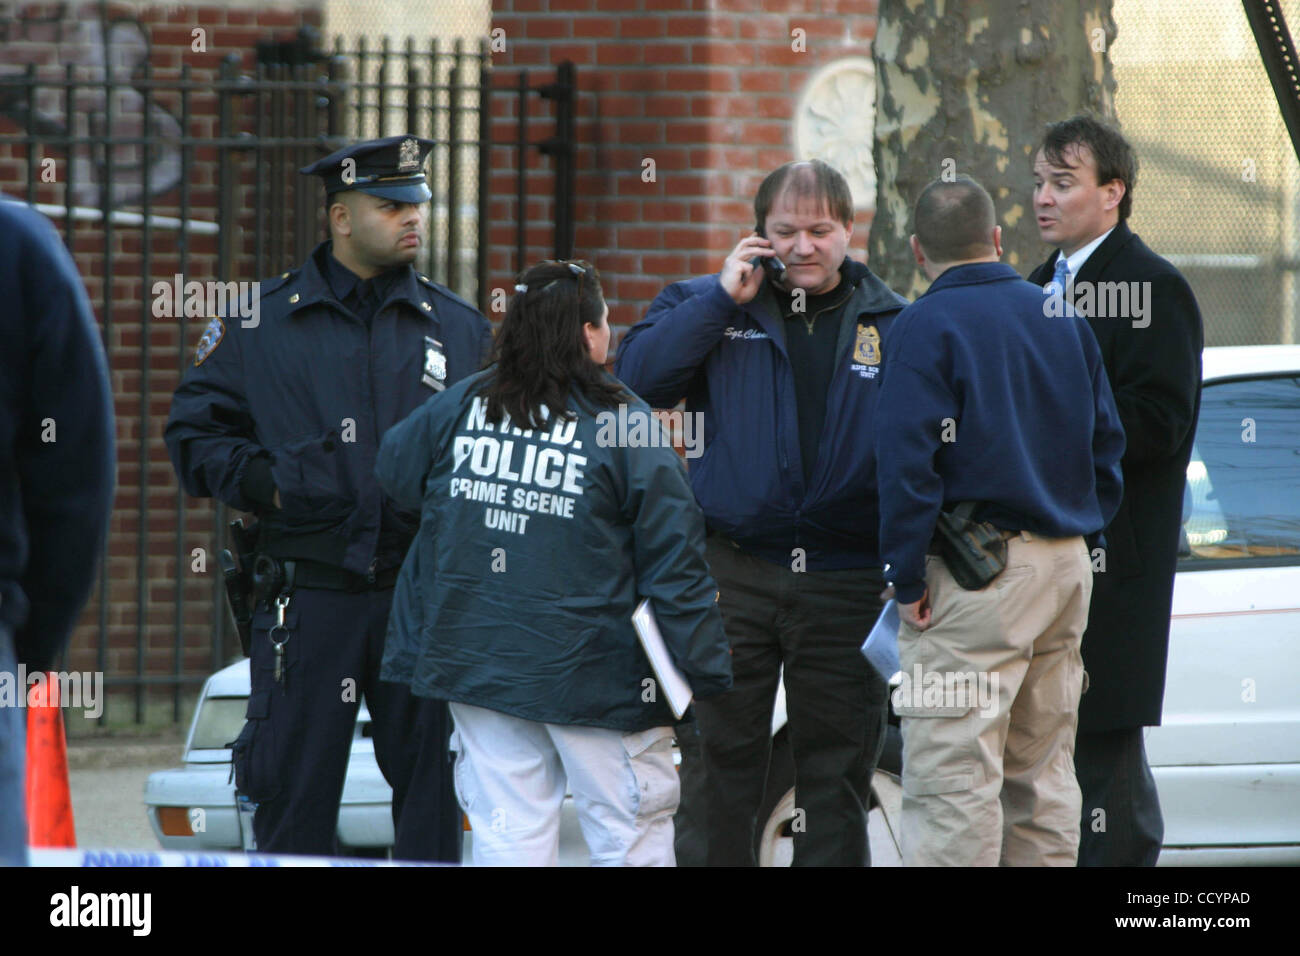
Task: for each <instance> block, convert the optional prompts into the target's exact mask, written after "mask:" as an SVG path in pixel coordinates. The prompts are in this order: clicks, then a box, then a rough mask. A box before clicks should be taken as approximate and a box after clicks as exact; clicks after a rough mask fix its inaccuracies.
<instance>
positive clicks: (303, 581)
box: [284, 560, 401, 591]
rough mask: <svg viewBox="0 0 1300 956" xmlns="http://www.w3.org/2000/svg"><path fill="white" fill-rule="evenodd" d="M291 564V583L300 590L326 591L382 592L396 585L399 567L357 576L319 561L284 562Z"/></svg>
mask: <svg viewBox="0 0 1300 956" xmlns="http://www.w3.org/2000/svg"><path fill="white" fill-rule="evenodd" d="M284 564H285V565H289V564H293V565H294V573H293V583H294V586H295V587H300V588H324V589H325V590H328V591H383V590H386V589H387V588H391V587H393V586H394V585H395V584H397V574H398V572H399V571H400V570H401V568H399V567H392V568H385V569H384V570H382V571H376V572H374V573H372V574H357V573H355V572H353V571H348V570H346V569H344V568H340V567H336V566H335V565H332V564H322V563H321V562H319V561H301V560H285V561H284Z"/></svg>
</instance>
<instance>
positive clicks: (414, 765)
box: [237, 588, 463, 863]
mask: <svg viewBox="0 0 1300 956" xmlns="http://www.w3.org/2000/svg"><path fill="white" fill-rule="evenodd" d="M392 599H393V592H392V590H391V589H388V590H383V591H368V592H362V593H355V594H350V593H346V592H343V591H327V590H319V589H314V588H298V589H297V590H296V591H295V592H294V594H293V597H292V600H291V601H290V604H289V608H288V612H287V614H286V624H287V626H288V633H289V640H288V642H287V643H285V645H284V679H283V680H282V681H278V682H277V681H276V680H275V679H274V671H273V668H274V660H275V658H274V654H273V652H272V646H271V642H270V639H269V629H270V627H271V624H272V623H273V622H274V619H275V617H274V613H269V614H268V613H266V612H258V613H257V614H256V615H255V616H254V618H253V638H252V655H251V657H252V661H251V667H252V693H251V694H250V696H249V699H248V712H247V716H248V722H247V724H246V725H245V730H244V733H243V734H241V738H243V742H244V753H243V755H242V761H243V770H244V773H243V777H244V780H243V781H242V786H241V789H242V791H243V792H245V793H247V794H248V795H249V796H250V797H251V798H252V799H254V800H256V801H257V803H258V806H257V812H256V815H255V816H254V819H253V832H254V834H255V835H256V837H257V848H258V850H260V851H263V852H267V853H305V854H324V855H330V854H334V853H336V852H337V849H338V847H337V842H336V831H337V826H338V816H339V801H340V799H341V797H342V794H343V782H344V777H345V775H346V773H347V766H348V757H349V754H350V751H351V746H352V738H353V733H354V728H355V725H356V718H357V709H358V707H359V705H360V700H361V697H362V695H364V696H365V701H366V706H367V708H369V710H370V717H371V727H372V730H373V735H374V745H375V758H376V760H377V762H378V763H379V769H380V770H381V771H382V772H383V774H384V778H385V779H386V780H387V781H388V783H389V785H390V786H391V787H392V788H393V808H392V812H393V830H394V834H395V842H394V846H393V856H394V857H395V858H397V859H404V860H436V861H444V862H453V863H455V862H459V861H460V850H461V841H462V839H463V833H462V829H461V814H460V809H459V807H458V806H457V804H456V796H455V790H454V787H453V783H452V772H451V771H452V767H451V763H450V757H449V754H448V751H447V738H448V736H449V734H450V717H449V716H448V714H447V707H446V704H445V703H444V702H442V701H433V700H425V699H423V698H419V697H415V696H413V695H412V694H411V692H410V690H409V689H408V688H407V686H406V685H404V684H394V683H389V682H387V681H381V680H380V679H379V667H380V664H381V662H382V660H383V653H384V635H385V632H386V630H387V627H388V611H389V608H390V606H391V605H392ZM237 759H239V758H237Z"/></svg>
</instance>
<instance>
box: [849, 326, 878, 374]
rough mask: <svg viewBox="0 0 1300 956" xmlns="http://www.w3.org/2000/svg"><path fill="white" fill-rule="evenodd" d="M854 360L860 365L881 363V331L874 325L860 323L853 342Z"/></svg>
mask: <svg viewBox="0 0 1300 956" xmlns="http://www.w3.org/2000/svg"><path fill="white" fill-rule="evenodd" d="M853 361H854V362H856V363H857V364H859V365H879V364H880V333H879V332H877V331H876V327H875V326H874V325H859V326H858V338H857V341H855V342H854V343H853Z"/></svg>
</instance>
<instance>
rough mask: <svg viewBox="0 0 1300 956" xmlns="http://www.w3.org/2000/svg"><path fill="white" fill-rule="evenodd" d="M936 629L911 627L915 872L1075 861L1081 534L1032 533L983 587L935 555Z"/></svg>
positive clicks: (1085, 583) (1084, 596) (910, 818)
mask: <svg viewBox="0 0 1300 956" xmlns="http://www.w3.org/2000/svg"><path fill="white" fill-rule="evenodd" d="M926 585H927V587H928V589H929V594H930V605H931V607H932V609H933V611H932V613H933V618H932V620H933V624H932V626H931V627H930V628H929V629H927V630H925V631H917V630H915V629H914V628H912V627H911V626H909V625H908V624H906V623H903V624H902V625H901V626H900V628H899V634H898V650H899V660H900V666H901V669H902V672H903V676H904V679H903V684H902V686H900V687H899V688H898V689H897V690H896V691H894V705H895V710H896V711H897V712H898V714H899V716H900V717H901V718H902V720H901V723H902V734H903V819H902V840H901V843H902V851H903V864H904V865H905V866H997V865H998V864H1001V865H1003V866H1074V865H1075V858H1076V856H1077V855H1078V846H1079V815H1080V812H1081V803H1082V801H1081V797H1080V794H1079V785H1078V782H1077V781H1076V780H1075V776H1074V734H1075V728H1076V726H1077V724H1078V716H1079V695H1080V693H1081V691H1082V683H1083V659H1082V657H1081V656H1080V654H1079V644H1080V640H1081V638H1082V635H1083V630H1084V626H1085V625H1086V623H1087V620H1088V602H1089V600H1090V598H1091V596H1092V569H1091V564H1090V561H1089V555H1088V550H1087V546H1086V545H1085V544H1084V542H1083V539H1082V538H1079V537H1074V538H1041V537H1038V536H1035V535H1031V534H1030V533H1029V532H1021V533H1020V534H1019V535H1018V536H1016V537H1013V538H1011V539H1010V540H1009V541H1008V542H1007V567H1006V569H1005V570H1004V571H1003V572H1002V573H1001V574H1000V575H999V576H998V577H997V578H996V579H994V581H993V582H992V583H990V584H989V585H988V586H987V587H985V588H984V589H983V590H980V591H967V590H965V589H963V588H962V587H960V586H959V585H958V584H957V582H956V581H954V580H953V577H952V575H951V574H950V573H949V571H948V568H947V567H946V566H945V565H944V563H943V560H942V559H941V558H938V557H936V556H933V555H931V556H929V557H927V558H926Z"/></svg>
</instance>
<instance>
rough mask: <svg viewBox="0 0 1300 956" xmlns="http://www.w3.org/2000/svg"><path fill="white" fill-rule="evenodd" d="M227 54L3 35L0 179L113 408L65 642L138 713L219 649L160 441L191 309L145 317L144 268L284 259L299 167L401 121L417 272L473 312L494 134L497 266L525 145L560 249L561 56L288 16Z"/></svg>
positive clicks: (316, 193)
mask: <svg viewBox="0 0 1300 956" xmlns="http://www.w3.org/2000/svg"><path fill="white" fill-rule="evenodd" d="M240 63H241V58H240V57H239V56H238V55H232V56H231V57H229V58H228V59H227V60H226V61H224V62H223V63H222V65H221V67H220V69H219V71H217V74H216V75H215V76H213V75H201V74H200V72H199V71H194V70H191V69H190V68H189V67H182V68H181V69H180V70H179V71H173V72H171V73H167V74H164V73H163V72H162V71H159V70H155V69H152V68H151V67H150V66H149V64H148V63H147V62H146V63H145V64H144V66H143V68H142V69H141V70H140V71H139V72H138V73H137V74H135V75H130V76H124V75H120V74H116V73H115V72H114V71H113V70H112V69H111V68H108V69H102V70H100V71H99V72H98V73H87V72H86V70H85V68H84V67H76V66H71V65H70V66H68V67H67V68H66V69H64V70H62V71H60V72H61V74H62V75H60V76H57V77H51V76H49V75H47V74H46V73H44V72H43V71H38V70H37V69H36V68H35V67H34V66H28V67H26V68H25V69H15V70H13V71H11V72H7V73H6V72H4V63H3V57H2V56H0V117H2V119H0V189H3V191H4V192H6V193H8V194H10V195H11V196H17V197H19V198H22V199H25V200H26V201H27V202H28V203H30V204H33V205H35V206H37V208H39V209H41V210H42V211H43V212H46V213H47V214H48V215H50V216H51V218H53V219H54V220H55V221H56V224H58V225H59V226H60V227H61V231H62V233H63V236H64V238H65V241H66V242H67V244H68V246H69V248H70V249H71V250H72V252H73V256H74V259H76V261H77V264H78V267H79V268H80V269H81V271H82V274H83V276H85V277H86V279H87V284H88V286H89V289H90V292H91V298H92V302H93V303H94V304H95V306H96V311H97V312H98V317H99V319H100V321H101V323H102V331H103V336H104V343H105V347H106V350H107V352H108V355H109V365H110V369H111V370H112V373H113V379H114V392H115V400H116V404H117V413H118V462H119V465H118V467H119V474H118V488H119V492H118V498H117V504H116V510H115V514H114V518H113V522H112V525H111V530H110V535H109V540H108V542H107V543H106V545H105V549H104V554H103V560H102V562H101V570H100V579H99V582H98V588H97V589H96V593H95V595H94V596H92V605H91V607H89V608H88V609H87V616H86V618H85V619H83V623H82V624H81V626H80V627H79V628H78V631H77V633H76V635H75V637H74V642H73V646H72V648H71V650H70V654H69V657H70V660H69V661H68V662H67V663H69V664H71V666H72V667H74V668H85V669H89V668H90V667H92V666H93V667H94V669H96V670H99V671H101V672H103V673H104V675H105V685H106V686H107V687H108V688H109V689H115V690H117V692H118V693H123V692H127V691H129V692H131V693H132V695H133V697H134V706H135V720H136V721H137V722H139V721H142V720H144V713H145V702H146V698H147V697H149V696H150V693H149V692H150V690H151V688H155V687H158V688H160V689H163V690H170V695H169V696H170V698H171V711H172V717H171V719H172V720H179V719H181V717H182V713H181V711H182V692H183V689H184V688H185V687H186V686H191V687H192V686H193V685H196V684H197V683H199V682H201V681H202V680H203V679H204V678H205V677H206V676H207V674H208V673H209V672H210V671H211V670H213V669H215V668H217V667H219V666H221V665H222V664H224V663H226V662H228V661H229V660H230V659H231V658H232V656H233V655H234V654H235V653H237V651H236V647H237V645H236V641H235V638H234V634H233V627H232V625H231V623H230V621H229V617H228V613H227V611H226V609H225V602H224V595H223V593H222V585H221V576H220V573H219V570H218V568H217V562H216V560H215V555H216V553H218V551H219V549H220V548H222V547H226V546H228V544H227V527H226V526H227V523H228V520H229V518H230V515H228V514H227V509H226V507H225V506H224V505H220V504H216V505H213V504H212V503H208V502H196V501H194V500H192V499H187V497H186V496H185V495H184V494H183V493H182V492H181V491H180V490H179V488H178V486H177V483H176V480H175V477H174V475H173V474H172V473H171V467H170V463H169V460H168V458H167V454H166V449H165V446H164V445H163V442H162V426H163V423H164V422H165V419H166V407H167V404H168V403H169V401H170V395H171V391H172V389H174V388H175V386H176V384H177V383H178V381H179V375H180V372H181V370H182V369H183V368H184V367H185V365H186V363H187V362H188V360H189V358H190V356H191V355H192V353H193V347H194V340H195V339H196V337H197V334H198V332H199V331H200V330H201V327H202V324H203V322H204V318H203V317H202V316H198V315H196V314H187V313H188V309H184V308H183V309H180V310H179V314H172V313H168V314H167V315H166V316H165V317H160V316H159V315H158V314H157V311H158V309H157V302H158V299H159V296H158V295H156V294H153V292H152V290H154V289H155V288H156V287H157V284H158V283H160V282H161V283H164V284H169V283H173V282H174V283H176V284H177V286H178V294H177V295H176V296H175V299H176V300H177V301H179V300H180V299H181V296H180V294H179V291H180V287H181V286H182V285H183V284H184V283H186V282H189V281H191V280H199V281H206V280H216V281H219V282H231V281H239V280H254V279H258V278H262V277H266V276H269V275H273V274H276V273H278V272H280V271H283V270H285V269H289V268H294V267H296V266H297V265H298V264H300V263H301V262H302V260H303V259H305V258H306V256H307V255H308V253H309V252H310V250H311V249H312V247H313V246H314V245H315V244H316V243H317V242H319V241H320V240H321V239H322V238H324V236H325V228H326V226H325V213H324V205H323V203H322V201H321V200H322V198H323V196H322V194H321V190H320V185H319V182H318V181H317V180H316V179H315V178H314V177H302V176H300V175H299V174H298V172H297V170H298V168H299V167H301V166H305V165H307V164H308V163H310V162H312V161H314V160H315V159H317V158H319V157H320V156H322V155H324V154H326V153H328V152H331V151H333V150H334V149H336V148H338V147H339V146H341V145H343V144H345V143H347V142H351V141H355V140H359V139H368V138H373V137H378V136H386V135H395V134H398V133H411V134H413V135H417V136H421V137H424V138H426V139H430V140H433V141H434V143H435V147H434V149H433V151H432V153H431V154H430V157H429V162H428V166H427V171H428V173H429V176H430V185H431V188H432V190H433V193H434V198H433V200H432V202H431V203H430V207H429V215H428V220H429V222H428V229H429V235H428V240H429V241H427V242H426V243H425V245H424V251H423V253H422V255H423V256H424V258H423V260H422V261H420V262H418V263H417V266H418V267H419V268H420V271H421V272H423V273H424V274H426V275H429V276H430V277H432V278H433V279H435V280H436V281H439V282H442V283H444V284H446V285H447V286H449V287H450V288H452V289H453V290H454V291H456V292H458V293H459V294H461V295H462V296H464V297H465V298H468V299H469V300H470V301H477V302H478V303H479V306H480V308H481V309H483V310H484V312H485V313H486V312H487V306H488V300H489V294H490V290H489V288H488V262H489V258H488V257H489V251H490V250H489V234H488V218H489V217H488V212H487V210H488V204H489V199H490V196H489V191H490V186H491V177H490V175H489V172H490V170H491V168H492V163H493V159H494V155H496V154H497V151H499V150H508V151H512V152H513V154H514V155H513V156H512V157H511V162H510V163H509V164H503V165H510V166H513V168H514V169H516V170H517V171H518V185H517V190H516V195H515V197H514V199H515V203H514V208H515V213H516V215H515V221H514V222H513V224H511V225H512V226H513V228H514V230H515V234H516V236H517V243H516V248H517V250H518V253H517V263H516V267H517V268H518V267H521V266H522V263H523V250H524V248H525V245H524V237H525V234H526V231H527V229H528V226H529V222H528V221H527V210H528V200H529V198H531V197H530V196H529V195H528V193H527V188H526V187H527V176H526V169H527V167H528V165H529V162H528V159H529V154H530V153H531V151H533V150H537V151H538V152H539V153H540V154H541V155H543V156H545V157H549V159H550V162H551V163H552V166H553V169H552V171H553V174H554V175H553V181H554V187H553V190H552V192H551V194H550V195H548V196H546V197H544V198H545V199H547V200H549V201H550V203H551V205H552V208H553V211H554V223H555V243H554V255H555V256H557V257H567V256H569V255H570V254H571V249H572V242H573V212H572V208H573V156H574V110H573V105H572V104H573V100H574V96H575V75H574V70H573V67H572V66H571V65H568V64H566V65H564V66H561V67H560V68H559V69H558V70H557V71H556V74H555V78H554V79H553V80H549V81H548V82H545V83H542V84H539V85H533V84H532V83H531V82H530V80H529V78H528V76H527V74H526V73H522V72H521V73H519V74H518V75H517V76H502V75H500V74H495V75H494V73H493V71H492V70H491V69H490V59H489V52H488V50H487V48H486V45H482V46H477V47H468V46H466V45H464V44H462V43H460V42H457V43H455V44H452V45H450V46H448V45H445V44H440V43H439V42H438V41H436V40H433V41H430V42H429V44H428V45H427V46H426V47H424V48H422V49H417V48H416V47H415V45H414V44H413V43H412V42H411V41H408V42H407V43H406V45H405V47H404V48H401V49H395V48H393V47H391V46H390V44H389V43H388V41H387V40H384V41H382V42H381V43H379V44H376V45H374V46H371V47H368V45H367V44H366V43H364V42H362V43H361V44H360V45H359V46H358V47H357V48H356V49H351V50H345V49H344V48H343V46H342V43H341V41H336V43H335V44H334V46H333V48H332V50H330V51H328V52H325V51H322V50H320V49H318V48H317V47H316V45H315V44H314V42H313V39H312V36H311V34H310V33H307V32H304V33H302V34H300V35H299V37H298V38H297V39H296V40H295V41H292V42H289V43H269V44H263V45H260V46H259V48H258V51H257V62H256V65H255V66H254V68H253V69H251V70H244V69H241V65H240ZM509 99H513V100H515V101H516V105H515V106H514V107H513V109H514V111H516V112H517V113H518V115H519V127H518V128H519V131H520V132H519V135H518V136H516V137H515V138H514V139H512V140H507V141H496V142H494V141H493V138H492V135H491V131H492V123H491V120H492V116H493V113H494V110H496V109H498V105H497V104H499V103H501V104H504V103H505V102H506V101H507V100H509ZM546 100H549V101H552V102H553V103H554V106H553V108H549V109H547V108H545V107H544V101H546ZM539 108H540V109H539ZM548 112H549V113H550V114H551V115H553V118H554V127H553V129H554V132H553V133H552V134H551V135H548V136H546V137H544V138H543V139H542V140H541V141H538V142H533V141H530V140H529V137H528V131H529V119H530V114H531V118H532V119H533V120H536V119H537V118H538V114H539V113H540V114H541V115H542V116H545V115H546V114H547V113H548ZM51 170H53V173H51V172H50V171H51ZM498 198H501V197H498ZM496 225H498V226H499V225H501V223H500V222H498V223H496ZM164 635H166V636H165V637H164ZM106 713H107V712H106ZM101 719H102V718H101Z"/></svg>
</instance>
